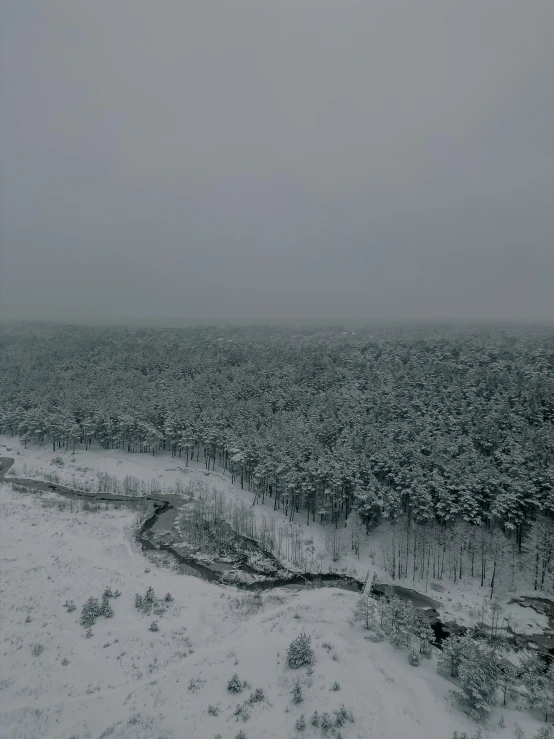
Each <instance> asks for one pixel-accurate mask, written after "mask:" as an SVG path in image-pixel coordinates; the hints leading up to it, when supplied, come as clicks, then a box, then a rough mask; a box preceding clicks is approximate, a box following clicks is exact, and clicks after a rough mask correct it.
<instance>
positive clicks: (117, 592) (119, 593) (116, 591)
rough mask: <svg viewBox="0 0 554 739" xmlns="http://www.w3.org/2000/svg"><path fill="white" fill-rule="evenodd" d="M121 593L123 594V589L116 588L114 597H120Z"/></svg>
mask: <svg viewBox="0 0 554 739" xmlns="http://www.w3.org/2000/svg"><path fill="white" fill-rule="evenodd" d="M120 595H121V590H114V593H113V597H114V598H119V596H120Z"/></svg>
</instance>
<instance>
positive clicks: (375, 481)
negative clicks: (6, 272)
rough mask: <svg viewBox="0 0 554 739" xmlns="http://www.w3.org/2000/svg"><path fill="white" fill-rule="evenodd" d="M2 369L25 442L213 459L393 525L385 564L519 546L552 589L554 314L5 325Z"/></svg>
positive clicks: (396, 573)
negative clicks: (454, 323) (550, 323)
mask: <svg viewBox="0 0 554 739" xmlns="http://www.w3.org/2000/svg"><path fill="white" fill-rule="evenodd" d="M0 368H1V388H2V393H1V398H2V399H1V408H0V426H1V430H2V432H3V433H7V434H14V435H15V434H16V435H19V436H20V437H21V438H22V439H23V440H24V441H25V442H26V443H35V442H44V441H45V440H49V442H50V443H52V446H53V450H55V449H56V448H57V447H59V446H62V445H63V446H65V447H69V448H75V447H80V448H82V449H86V448H88V446H89V445H90V444H91V443H92V441H93V440H94V441H95V442H97V443H99V444H101V445H102V446H103V447H105V448H106V449H108V448H109V449H111V448H117V449H122V450H125V451H127V452H130V453H148V454H154V455H155V454H158V453H159V452H160V451H161V450H165V451H166V452H168V453H169V452H171V453H172V454H174V455H177V456H179V457H182V458H184V460H185V461H186V463H189V461H190V460H192V459H194V461H203V462H204V464H205V465H206V467H207V468H209V469H216V468H219V469H222V470H225V471H226V472H228V473H229V474H230V475H231V476H232V478H233V479H234V480H235V482H238V483H240V484H241V485H242V486H243V487H244V488H245V489H249V490H251V491H252V500H253V502H261V501H262V500H263V501H264V502H265V503H266V504H267V503H268V498H269V500H270V502H272V504H273V506H274V507H275V509H278V510H279V511H282V513H283V515H284V516H287V517H288V519H289V520H291V521H292V520H294V521H295V522H297V523H299V524H302V525H311V524H312V523H313V522H314V521H317V522H318V523H323V524H327V525H328V527H329V530H330V531H339V532H340V531H341V530H344V528H345V523H348V526H349V529H350V531H349V534H348V547H349V548H350V547H351V548H352V549H353V550H354V551H356V550H357V551H358V552H359V546H360V540H361V539H362V538H363V537H365V536H366V535H367V534H369V535H371V532H372V531H373V530H374V529H375V528H376V527H377V526H378V525H383V526H384V527H386V528H387V527H388V528H387V530H388V531H389V533H390V535H389V536H388V539H387V541H388V542H389V543H388V545H387V548H386V549H384V550H383V563H384V565H385V567H386V569H387V570H388V571H389V572H390V574H391V576H392V577H412V576H413V578H414V579H416V578H418V579H419V578H429V577H434V578H439V579H440V578H441V577H449V578H452V579H454V580H455V579H456V578H461V577H463V576H466V575H472V576H473V577H474V578H479V579H480V580H481V584H482V585H487V586H491V587H492V588H494V580H495V576H496V577H498V572H497V563H498V562H499V561H502V563H503V565H504V567H503V571H504V575H505V576H507V575H506V572H507V571H508V570H509V567H508V566H507V564H506V563H507V562H511V563H512V564H511V567H512V574H511V577H512V579H514V578H515V577H516V569H518V568H519V569H520V567H519V565H518V566H517V567H516V564H515V562H516V560H518V561H519V559H522V558H521V557H520V555H521V554H525V555H527V557H526V567H527V570H526V572H527V577H529V576H531V577H532V583H531V582H529V586H531V585H532V586H533V587H534V589H537V590H545V589H546V590H551V589H552V588H553V578H554V573H553V568H554V551H553V550H554V330H552V328H539V327H537V328H523V327H521V328H514V327H502V328H500V327H492V328H479V329H475V328H451V327H450V328H447V327H444V326H435V327H432V326H429V327H421V328H414V327H410V328H405V327H404V328H402V327H386V328H385V327H381V328H379V327H374V326H372V327H366V328H357V329H356V330H355V331H351V330H349V331H345V330H344V329H343V328H336V327H328V328H303V329H284V328H276V327H237V328H225V329H222V328H218V327H215V326H214V327H199V328H187V329H125V328H89V327H76V326H74V327H71V326H64V327H56V326H45V325H27V326H6V327H4V329H3V332H2V351H1V359H0ZM343 543H344V542H343ZM510 558H511V559H510Z"/></svg>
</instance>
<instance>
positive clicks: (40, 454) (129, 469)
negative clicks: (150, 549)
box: [0, 435, 553, 634]
mask: <svg viewBox="0 0 554 739" xmlns="http://www.w3.org/2000/svg"><path fill="white" fill-rule="evenodd" d="M0 455H4V456H9V457H13V458H14V459H15V464H14V466H13V467H12V469H10V470H9V475H10V476H19V477H26V478H36V479H43V478H44V474H45V473H53V472H54V473H56V474H57V475H58V476H59V478H60V483H61V484H66V485H68V486H70V487H71V486H74V487H75V486H76V487H83V488H84V487H85V485H86V484H87V483H88V484H89V485H92V488H91V489H96V487H95V486H96V485H97V483H98V473H108V474H110V475H113V476H115V477H117V478H118V480H119V481H120V482H123V480H124V478H125V476H127V475H129V476H131V477H135V478H137V479H138V480H141V481H144V482H146V483H151V482H152V481H153V482H154V483H155V484H158V485H159V486H160V487H161V488H162V489H163V488H164V487H165V488H172V487H174V486H175V485H176V483H177V482H180V483H181V484H182V485H183V486H186V485H187V484H188V483H189V482H193V483H194V482H202V483H204V484H206V485H207V486H208V487H209V488H210V489H212V488H215V489H217V490H219V491H222V492H224V493H225V495H226V496H227V497H228V498H229V499H232V500H235V501H237V502H240V501H243V502H244V503H245V504H246V505H247V506H248V507H249V509H250V510H252V511H253V513H254V515H256V516H258V517H261V516H265V517H266V518H274V519H275V520H276V522H277V526H282V527H286V526H287V525H288V519H287V517H286V516H284V515H283V513H282V512H281V511H273V501H272V500H270V499H268V498H266V503H265V504H264V505H261V504H260V505H255V506H254V507H252V502H253V498H254V496H253V494H252V493H251V492H249V491H248V490H241V488H240V485H238V484H235V485H233V484H231V478H230V476H229V475H226V474H223V472H222V471H218V470H217V468H216V471H215V472H210V473H209V474H206V472H205V469H204V464H203V463H202V461H200V463H198V464H197V463H191V465H190V466H189V467H188V468H187V467H186V465H185V460H184V458H183V459H180V458H178V457H173V458H172V457H171V454H169V453H160V454H159V455H158V456H156V457H153V456H152V455H150V454H130V453H126V452H123V451H118V450H115V449H114V450H105V449H102V448H101V447H99V446H94V445H93V447H92V448H91V449H89V450H87V451H85V450H83V449H77V450H76V451H75V453H73V452H72V450H71V448H70V449H69V451H65V450H64V449H63V448H62V449H56V451H55V452H53V450H52V446H51V444H42V445H36V444H29V445H28V446H27V449H25V448H24V445H23V444H22V443H21V442H20V441H19V439H18V438H17V437H10V436H5V435H4V436H1V435H0ZM55 458H59V459H61V460H62V461H63V465H57V464H56V465H53V464H52V461H53V460H54V459H55ZM298 525H299V529H300V532H301V535H302V537H303V538H304V540H305V541H306V540H308V539H311V540H312V541H313V544H312V545H310V549H311V550H312V552H313V553H312V554H311V556H310V560H311V562H312V563H313V570H314V571H323V572H328V571H336V572H341V573H344V574H349V575H352V576H354V577H357V578H358V579H361V580H363V579H364V578H365V576H366V574H367V572H368V570H371V571H372V572H376V573H377V578H378V580H379V582H388V581H389V578H388V576H387V574H386V572H385V570H384V569H383V567H382V566H381V565H382V563H381V561H380V556H379V551H380V546H379V544H380V536H381V535H382V534H381V532H380V531H379V530H377V531H376V532H372V534H371V535H370V536H369V537H366V536H363V537H362V543H361V547H360V557H359V558H358V557H356V556H355V555H354V554H353V553H352V550H351V547H350V546H349V542H350V532H349V530H348V529H343V532H342V537H343V543H344V547H343V552H342V555H341V557H340V559H339V561H338V562H333V561H332V556H331V553H330V552H329V551H328V549H327V547H326V528H325V527H324V526H320V525H319V524H318V523H317V522H316V523H312V522H311V523H310V525H309V526H306V525H305V522H304V516H303V515H302V516H300V517H299V518H298ZM283 561H284V563H285V564H287V565H288V566H291V565H292V563H291V562H290V561H288V562H287V561H286V556H285V550H283ZM396 584H400V585H405V586H406V587H409V588H413V589H415V590H418V591H420V592H425V583H423V582H418V581H417V580H416V581H415V582H413V581H412V580H411V579H407V580H397V581H396ZM433 585H435V586H436V587H438V590H434V589H433ZM427 594H428V595H429V596H431V597H432V598H433V599H435V600H437V601H438V602H439V603H440V609H439V610H440V614H441V619H442V621H443V622H445V623H446V622H448V621H456V622H457V623H459V624H462V625H466V626H471V625H474V624H476V623H477V622H480V621H482V620H483V616H484V621H485V623H490V620H491V616H490V607H491V600H490V598H489V594H490V591H489V589H488V588H481V587H479V581H478V580H476V579H473V578H470V577H466V578H464V579H462V580H461V581H458V582H457V583H455V584H454V583H450V582H448V581H442V582H441V583H436V584H433V583H429V588H428V591H427ZM518 595H529V596H532V595H538V596H540V597H550V598H551V597H552V596H553V594H552V593H546V594H545V593H535V592H534V591H533V590H524V591H518V592H517V593H516V592H512V591H509V590H507V589H503V588H502V586H500V587H498V588H497V590H496V592H495V599H498V602H499V603H500V605H501V607H502V612H501V615H500V620H499V624H500V626H502V625H503V624H506V623H507V621H505V620H504V619H505V618H506V617H507V618H508V619H509V623H510V626H511V628H512V629H513V630H514V631H516V632H518V633H522V634H524V633H537V632H539V633H540V632H541V631H542V629H543V628H546V627H547V626H548V619H547V618H546V617H545V616H542V615H540V614H537V613H536V612H535V611H533V610H532V609H530V608H523V607H521V606H519V605H517V604H513V603H510V601H511V600H512V599H513V598H514V597H515V596H518Z"/></svg>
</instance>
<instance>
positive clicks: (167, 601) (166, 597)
mask: <svg viewBox="0 0 554 739" xmlns="http://www.w3.org/2000/svg"><path fill="white" fill-rule="evenodd" d="M164 600H165V602H166V603H171V602H172V601H173V596H172V595H171V593H166V594H165V595H164Z"/></svg>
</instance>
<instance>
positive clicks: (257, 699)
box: [248, 688, 265, 703]
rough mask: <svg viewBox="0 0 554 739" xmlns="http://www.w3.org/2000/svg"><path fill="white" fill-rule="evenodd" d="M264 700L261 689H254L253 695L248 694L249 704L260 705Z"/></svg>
mask: <svg viewBox="0 0 554 739" xmlns="http://www.w3.org/2000/svg"><path fill="white" fill-rule="evenodd" d="M264 700H265V693H264V691H263V689H262V688H256V690H255V691H254V692H253V693H250V698H249V699H248V702H249V703H261V701H264Z"/></svg>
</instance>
